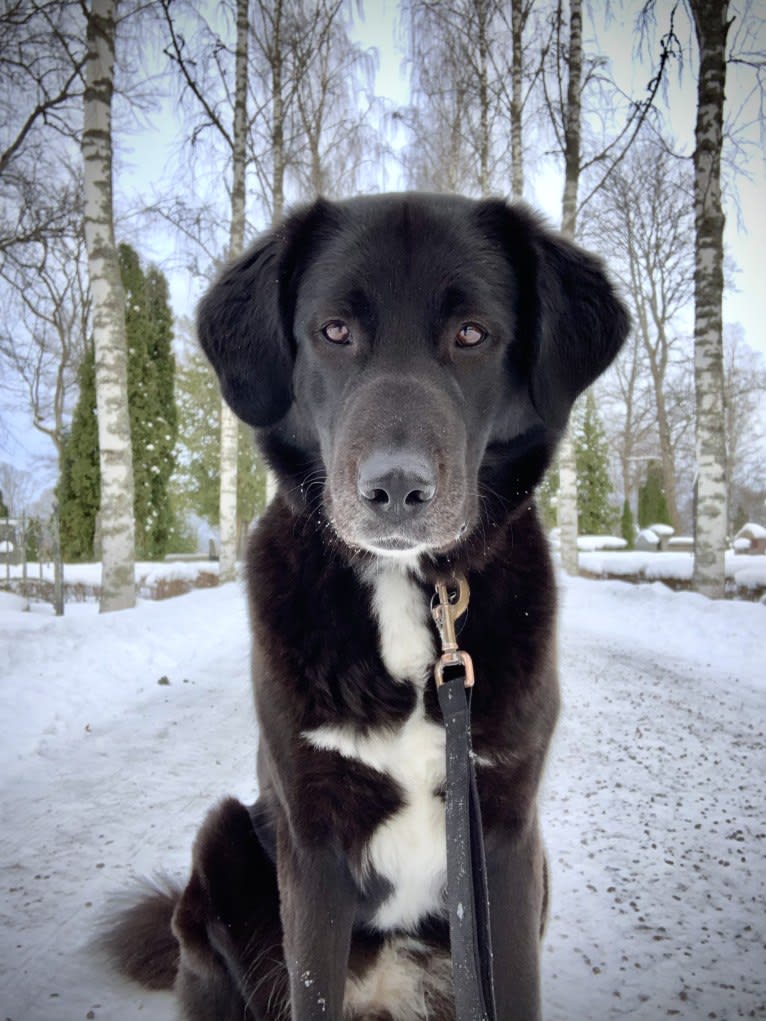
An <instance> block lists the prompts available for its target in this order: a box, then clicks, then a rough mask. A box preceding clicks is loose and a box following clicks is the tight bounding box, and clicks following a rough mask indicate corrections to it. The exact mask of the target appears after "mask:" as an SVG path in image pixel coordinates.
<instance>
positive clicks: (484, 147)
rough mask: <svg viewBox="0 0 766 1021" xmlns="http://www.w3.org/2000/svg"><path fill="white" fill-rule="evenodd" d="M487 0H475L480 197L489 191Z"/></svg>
mask: <svg viewBox="0 0 766 1021" xmlns="http://www.w3.org/2000/svg"><path fill="white" fill-rule="evenodd" d="M487 13H488V12H487V0H476V15H477V18H478V22H479V24H478V37H479V38H478V45H479V190H480V191H481V194H482V196H487V195H489V193H490V191H491V183H490V173H489V152H490V137H489V133H490V129H489V81H488V74H489V70H488V61H489V40H488V39H487V20H488V19H487Z"/></svg>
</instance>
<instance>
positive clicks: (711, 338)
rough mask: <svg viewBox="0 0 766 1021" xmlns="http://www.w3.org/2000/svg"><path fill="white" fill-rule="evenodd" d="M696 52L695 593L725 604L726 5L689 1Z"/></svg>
mask: <svg viewBox="0 0 766 1021" xmlns="http://www.w3.org/2000/svg"><path fill="white" fill-rule="evenodd" d="M690 7H691V11H692V16H693V18H694V28H695V32H696V35H697V43H698V46H699V58H700V63H699V75H698V79H697V122H696V125H695V131H694V139H695V149H694V227H695V245H694V252H695V268H694V382H695V391H696V412H697V416H696V460H697V483H696V499H695V510H694V587H695V589H696V590H697V591H698V592H702V593H703V594H704V595H707V596H711V597H718V598H720V597H722V596H723V594H724V588H725V581H726V568H725V560H724V554H725V549H726V524H727V480H726V443H725V435H724V422H725V409H724V396H723V395H724V377H723V323H722V318H723V317H722V304H723V228H724V214H723V209H722V206H721V147H722V142H723V108H724V91H725V86H726V36H727V33H728V29H729V22H728V21H727V13H728V0H719V2H717V3H711V2H710V0H690Z"/></svg>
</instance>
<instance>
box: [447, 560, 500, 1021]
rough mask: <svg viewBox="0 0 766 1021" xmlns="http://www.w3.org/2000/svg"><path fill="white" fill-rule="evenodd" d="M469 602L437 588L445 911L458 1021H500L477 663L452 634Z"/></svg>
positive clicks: (462, 591) (461, 587)
mask: <svg viewBox="0 0 766 1021" xmlns="http://www.w3.org/2000/svg"><path fill="white" fill-rule="evenodd" d="M469 595H470V591H469V588H468V583H467V581H466V580H465V578H463V577H458V578H456V579H455V584H454V586H453V587H452V590H451V591H450V589H449V588H448V586H447V585H445V584H443V583H438V584H437V585H436V593H435V595H434V598H433V600H432V602H431V614H432V616H433V618H434V622H435V623H436V628H437V630H438V632H439V638H440V640H441V647H442V654H441V656H440V658H439V659H438V660H437V661H436V665H435V667H434V678H435V680H436V690H437V693H438V696H439V705H440V706H441V711H442V715H443V716H444V725H445V728H446V732H447V761H446V777H447V792H446V793H447V797H446V821H447V903H448V906H449V924H450V942H451V947H452V976H453V984H454V990H455V1014H456V1019H457V1021H495V1019H496V1011H495V990H494V985H493V981H492V937H491V932H490V925H489V894H488V890H487V863H486V858H485V854H484V834H483V830H482V825H481V809H480V806H479V794H478V789H477V786H476V770H475V767H474V760H473V750H472V747H471V689H472V688H473V684H474V673H473V662H472V661H471V657H470V656H469V655H468V653H467V652H464V651H463V650H462V649H459V648H458V644H457V637H456V633H455V622H456V621H457V620H458V618H459V617H460V616H462V614H463V613H465V610H466V608H467V607H468V599H469Z"/></svg>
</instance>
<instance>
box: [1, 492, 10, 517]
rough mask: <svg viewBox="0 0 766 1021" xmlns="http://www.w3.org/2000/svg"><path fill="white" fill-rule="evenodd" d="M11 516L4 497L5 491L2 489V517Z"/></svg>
mask: <svg viewBox="0 0 766 1021" xmlns="http://www.w3.org/2000/svg"><path fill="white" fill-rule="evenodd" d="M7 517H10V515H9V513H8V505H7V503H6V502H5V500H4V499H3V491H2V489H0V518H7Z"/></svg>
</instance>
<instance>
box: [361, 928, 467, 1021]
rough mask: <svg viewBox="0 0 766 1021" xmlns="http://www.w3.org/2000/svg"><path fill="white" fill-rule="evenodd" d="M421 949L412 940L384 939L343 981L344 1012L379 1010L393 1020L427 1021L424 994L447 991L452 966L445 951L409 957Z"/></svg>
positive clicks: (363, 1015)
mask: <svg viewBox="0 0 766 1021" xmlns="http://www.w3.org/2000/svg"><path fill="white" fill-rule="evenodd" d="M424 951H426V948H425V947H424V946H423V945H422V944H420V943H418V942H417V941H416V940H410V939H407V938H406V937H405V938H403V939H402V938H399V939H397V938H394V939H391V940H388V941H387V942H386V943H385V944H384V946H383V947H382V949H381V951H380V953H379V954H378V957H377V959H376V961H375V963H374V964H373V965H372V966H371V967H370V968H369V969H368V971H366V972H365V974H364V975H363V976H362V977H361V978H350V979H349V980H348V982H347V983H346V997H345V1002H344V1007H345V1011H344V1013H345V1014H346V1016H347V1017H348V1016H351V1017H355V1018H358V1017H367V1016H368V1014H375V1013H376V1012H377V1011H381V1012H385V1013H390V1015H391V1016H392V1017H393V1018H394V1019H395V1021H427V1019H428V1017H429V1013H428V1005H427V1003H426V995H427V993H428V992H429V991H431V992H436V993H440V994H441V995H445V994H448V993H449V990H450V989H451V985H452V968H451V965H450V960H449V957H448V956H447V955H446V954H433V952H432V953H431V955H430V956H429V958H427V959H426V960H418V959H417V958H416V957H413V953H415V954H417V953H423V952H424Z"/></svg>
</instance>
